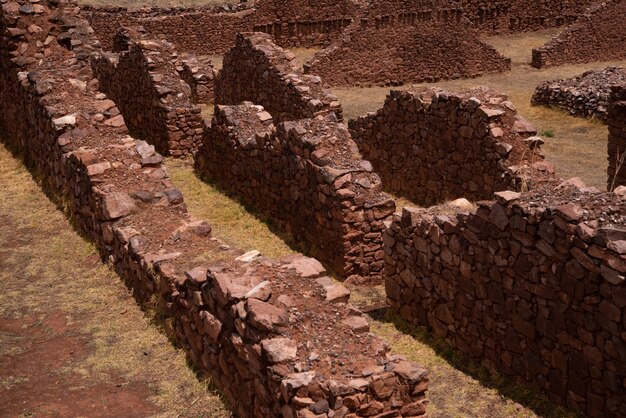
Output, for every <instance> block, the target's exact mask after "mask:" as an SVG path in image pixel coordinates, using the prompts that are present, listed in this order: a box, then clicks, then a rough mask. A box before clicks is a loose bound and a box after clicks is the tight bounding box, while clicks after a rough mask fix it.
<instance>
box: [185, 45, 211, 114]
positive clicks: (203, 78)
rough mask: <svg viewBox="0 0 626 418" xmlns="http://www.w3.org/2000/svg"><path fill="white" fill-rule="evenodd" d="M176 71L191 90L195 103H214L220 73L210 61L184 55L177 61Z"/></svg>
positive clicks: (192, 99)
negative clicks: (216, 82)
mask: <svg viewBox="0 0 626 418" xmlns="http://www.w3.org/2000/svg"><path fill="white" fill-rule="evenodd" d="M176 71H178V74H179V75H180V78H182V79H183V81H184V82H185V83H187V84H188V85H189V87H190V88H191V101H192V102H193V103H202V104H207V103H213V101H214V100H215V78H216V77H217V73H218V71H217V70H216V69H215V67H214V66H213V63H212V62H211V61H210V60H208V59H206V58H203V57H196V56H194V55H188V54H184V55H183V56H181V57H180V58H179V59H178V60H177V61H176Z"/></svg>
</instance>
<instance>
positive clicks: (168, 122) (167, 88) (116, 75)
mask: <svg viewBox="0 0 626 418" xmlns="http://www.w3.org/2000/svg"><path fill="white" fill-rule="evenodd" d="M135 35H136V36H138V38H139V39H129V38H128V36H129V35H128V31H127V30H126V29H124V28H120V33H119V38H120V39H119V40H118V41H117V44H118V46H119V47H120V48H122V49H126V50H122V51H120V52H119V53H96V54H94V56H93V58H92V69H93V72H94V74H95V75H96V77H97V78H98V81H99V85H100V89H101V90H102V91H103V92H104V93H106V94H107V96H109V98H111V99H112V100H113V101H115V102H116V103H117V104H118V106H119V109H120V111H121V113H122V115H123V118H124V120H125V122H126V124H127V125H128V127H129V129H130V131H131V133H132V134H133V135H135V136H136V137H138V138H141V139H145V140H146V141H148V142H149V143H150V144H152V145H154V146H155V147H156V149H157V150H158V151H159V152H160V153H162V154H165V155H173V156H182V155H186V154H190V153H192V152H194V151H195V150H196V149H197V147H198V145H199V143H200V142H201V137H202V115H201V109H200V107H198V106H195V105H192V104H191V96H192V90H191V88H190V87H189V85H187V84H186V83H185V82H184V81H183V80H182V79H181V77H180V75H179V74H178V73H177V71H176V69H175V65H174V63H173V61H174V60H175V59H176V53H175V51H174V50H173V49H172V47H171V45H169V44H167V43H166V42H164V41H151V40H146V39H142V37H141V36H139V35H138V34H135ZM124 47H127V48H124ZM120 123H124V121H122V120H120Z"/></svg>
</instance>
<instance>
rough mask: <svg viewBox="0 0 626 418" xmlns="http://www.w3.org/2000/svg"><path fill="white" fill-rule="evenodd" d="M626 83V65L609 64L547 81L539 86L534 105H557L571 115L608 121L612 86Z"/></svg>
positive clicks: (533, 101)
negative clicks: (570, 76)
mask: <svg viewBox="0 0 626 418" xmlns="http://www.w3.org/2000/svg"><path fill="white" fill-rule="evenodd" d="M622 84H626V69H624V68H621V67H609V68H606V69H605V70H600V71H587V72H585V73H583V74H581V75H579V76H577V77H573V78H569V79H559V80H552V81H544V82H543V83H541V84H539V85H538V86H537V88H536V89H535V92H534V94H533V97H532V104H533V105H543V106H548V107H554V108H558V109H561V110H564V111H566V112H567V113H569V114H570V115H576V116H582V117H593V118H597V119H600V120H602V121H605V122H606V119H607V111H608V107H609V96H610V95H611V86H614V85H622Z"/></svg>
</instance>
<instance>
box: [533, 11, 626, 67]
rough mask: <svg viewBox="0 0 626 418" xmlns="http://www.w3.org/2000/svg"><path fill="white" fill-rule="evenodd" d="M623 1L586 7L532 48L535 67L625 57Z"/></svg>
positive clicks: (624, 12)
mask: <svg viewBox="0 0 626 418" xmlns="http://www.w3.org/2000/svg"><path fill="white" fill-rule="evenodd" d="M624 16H626V2H624V1H622V0H612V1H606V2H602V3H597V4H595V5H594V6H593V7H590V9H589V10H587V12H586V13H585V14H584V15H583V16H581V17H580V19H578V20H577V21H576V23H574V24H573V25H571V26H569V27H568V28H566V29H565V30H563V32H561V33H560V34H559V35H558V36H557V37H555V38H553V39H552V40H551V41H549V42H548V43H546V44H545V45H544V46H542V47H540V48H536V49H533V60H532V65H533V66H534V67H536V68H545V67H552V66H555V65H563V64H573V63H586V62H594V61H611V60H620V59H624V58H626V25H624Z"/></svg>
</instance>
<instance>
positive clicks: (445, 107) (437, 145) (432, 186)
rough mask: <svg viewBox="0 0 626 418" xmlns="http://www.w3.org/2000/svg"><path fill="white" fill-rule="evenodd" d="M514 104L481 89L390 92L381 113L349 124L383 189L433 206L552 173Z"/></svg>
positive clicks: (529, 184) (476, 197)
mask: <svg viewBox="0 0 626 418" xmlns="http://www.w3.org/2000/svg"><path fill="white" fill-rule="evenodd" d="M514 109H515V108H514V107H513V105H512V103H511V102H509V101H508V99H507V97H506V96H505V95H503V94H498V93H496V92H494V91H488V90H486V89H478V90H473V91H470V92H466V93H449V92H445V91H441V90H438V89H424V90H422V91H417V92H410V91H392V92H391V93H390V94H389V96H387V100H386V101H385V104H384V106H383V107H382V108H381V109H380V110H378V111H377V112H376V113H371V114H369V115H367V116H363V117H360V118H358V119H356V120H351V121H350V123H349V127H350V133H351V134H352V137H353V139H354V140H355V142H356V143H357V145H358V146H359V150H360V151H361V154H362V155H363V157H364V158H365V159H367V160H369V161H371V162H372V164H373V165H374V169H375V170H376V172H377V173H379V174H380V176H381V178H382V180H383V185H384V187H385V190H387V191H389V192H391V193H394V194H398V195H402V196H406V197H408V198H410V199H412V200H413V201H415V202H416V203H418V204H421V205H426V206H430V205H434V204H437V203H442V202H445V201H447V200H453V199H456V198H466V199H469V200H471V201H475V200H482V199H487V198H489V197H491V195H492V194H493V192H495V191H502V190H520V189H522V188H523V187H526V188H528V187H532V186H533V185H534V184H535V183H537V182H540V181H541V180H542V179H543V178H544V177H549V176H550V173H551V172H552V173H553V168H551V167H550V165H549V164H547V163H545V162H544V160H543V157H542V154H541V151H540V149H539V145H541V143H542V141H541V139H540V138H538V137H534V136H531V135H534V134H535V131H534V128H532V127H531V126H529V124H528V122H526V121H525V120H524V119H522V118H521V117H519V116H518V115H517V112H516V111H515V110H514ZM529 137H530V138H529ZM540 170H544V172H543V173H542V172H541V171H540ZM546 171H547V172H546Z"/></svg>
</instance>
